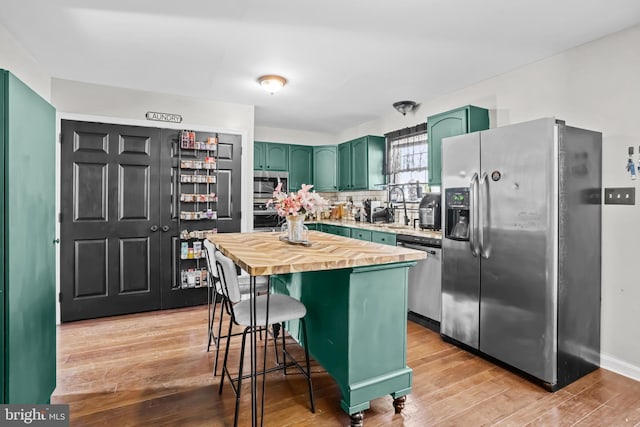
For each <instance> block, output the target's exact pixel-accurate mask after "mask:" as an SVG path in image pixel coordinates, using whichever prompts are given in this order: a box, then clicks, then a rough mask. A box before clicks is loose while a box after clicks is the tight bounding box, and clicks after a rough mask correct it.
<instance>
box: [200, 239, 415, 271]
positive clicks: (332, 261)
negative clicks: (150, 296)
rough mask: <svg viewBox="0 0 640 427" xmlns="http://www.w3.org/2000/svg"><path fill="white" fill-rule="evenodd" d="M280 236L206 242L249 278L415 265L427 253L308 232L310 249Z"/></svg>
mask: <svg viewBox="0 0 640 427" xmlns="http://www.w3.org/2000/svg"><path fill="white" fill-rule="evenodd" d="M280 235H281V233H279V232H271V233H219V234H209V235H207V238H208V239H209V240H210V241H211V242H213V243H214V244H215V245H216V246H217V247H218V249H219V250H220V251H221V252H222V253H223V254H224V255H226V256H227V257H229V258H231V259H232V260H233V262H235V263H236V264H237V265H239V266H240V267H241V268H242V269H244V270H245V271H247V272H248V273H249V274H250V275H252V276H264V275H270V274H286V273H296V272H303V271H316V270H335V269H340V268H349V267H361V266H366V265H377V264H391V263H396V262H403V261H417V260H420V259H424V258H426V256H427V255H426V252H423V251H416V250H413V249H407V248H403V247H396V246H389V245H383V244H379V243H372V242H366V241H362V240H356V239H350V238H348V237H342V236H335V235H332V234H327V233H322V232H319V231H309V241H311V246H310V247H305V246H301V245H292V244H290V243H286V242H282V241H280V240H279V239H278V237H279V236H280Z"/></svg>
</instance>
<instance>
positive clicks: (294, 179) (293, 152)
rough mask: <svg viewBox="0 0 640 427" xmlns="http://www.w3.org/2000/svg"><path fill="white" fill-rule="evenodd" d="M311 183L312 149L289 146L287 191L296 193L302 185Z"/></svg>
mask: <svg viewBox="0 0 640 427" xmlns="http://www.w3.org/2000/svg"><path fill="white" fill-rule="evenodd" d="M269 170H271V169H269ZM312 183H313V147H311V146H308V145H289V191H298V190H300V189H301V188H302V184H312Z"/></svg>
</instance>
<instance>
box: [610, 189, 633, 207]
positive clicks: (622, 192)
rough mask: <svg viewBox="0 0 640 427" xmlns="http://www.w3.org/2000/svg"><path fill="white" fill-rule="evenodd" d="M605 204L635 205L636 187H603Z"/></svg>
mask: <svg viewBox="0 0 640 427" xmlns="http://www.w3.org/2000/svg"><path fill="white" fill-rule="evenodd" d="M604 204H605V205H635V204H636V188H635V187H618V188H605V189H604Z"/></svg>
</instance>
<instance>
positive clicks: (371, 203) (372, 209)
mask: <svg viewBox="0 0 640 427" xmlns="http://www.w3.org/2000/svg"><path fill="white" fill-rule="evenodd" d="M381 205H382V202H381V201H379V200H371V199H366V200H363V201H362V206H363V208H364V218H362V215H360V220H361V221H363V222H373V217H374V215H375V214H376V212H378V211H380V210H381V209H382V206H381Z"/></svg>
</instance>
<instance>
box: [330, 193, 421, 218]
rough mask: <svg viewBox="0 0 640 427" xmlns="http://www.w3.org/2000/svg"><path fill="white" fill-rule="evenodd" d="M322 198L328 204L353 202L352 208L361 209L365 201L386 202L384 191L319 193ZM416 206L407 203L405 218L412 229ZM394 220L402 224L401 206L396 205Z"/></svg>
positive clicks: (415, 216) (416, 204) (402, 210)
mask: <svg viewBox="0 0 640 427" xmlns="http://www.w3.org/2000/svg"><path fill="white" fill-rule="evenodd" d="M320 195H321V196H322V197H324V198H325V199H327V200H328V201H329V203H330V204H333V203H348V202H349V201H353V204H354V206H356V207H361V206H362V201H363V200H365V199H371V200H380V201H382V202H383V203H386V202H387V192H386V190H369V191H340V192H331V193H320ZM418 204H419V203H407V216H408V217H409V225H411V226H412V227H413V224H414V220H415V219H417V218H418ZM395 219H396V221H395V222H396V223H397V224H402V223H403V219H404V209H403V206H402V204H399V205H396V213H395Z"/></svg>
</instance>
